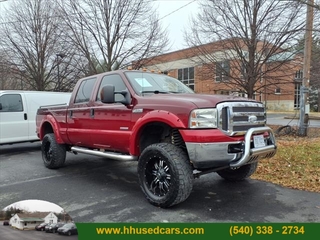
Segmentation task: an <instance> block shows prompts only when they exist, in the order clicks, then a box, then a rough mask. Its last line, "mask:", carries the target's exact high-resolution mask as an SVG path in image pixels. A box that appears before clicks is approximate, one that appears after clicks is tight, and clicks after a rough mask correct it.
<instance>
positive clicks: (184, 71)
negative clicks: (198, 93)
mask: <svg viewBox="0 0 320 240" xmlns="http://www.w3.org/2000/svg"><path fill="white" fill-rule="evenodd" d="M178 79H179V80H180V81H181V82H182V83H184V84H185V85H187V86H188V87H189V88H191V89H192V90H194V67H188V68H181V69H178Z"/></svg>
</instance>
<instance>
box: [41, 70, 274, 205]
mask: <svg viewBox="0 0 320 240" xmlns="http://www.w3.org/2000/svg"><path fill="white" fill-rule="evenodd" d="M36 123H37V134H38V136H39V138H40V139H41V140H42V158H43V162H44V164H45V166H46V167H47V168H51V169H54V168H60V167H62V166H63V164H64V162H65V159H66V151H71V152H74V153H85V154H91V155H96V156H102V157H106V158H109V159H118V160H135V161H138V178H139V182H140V186H141V189H142V191H143V193H144V194H145V196H146V198H147V200H148V201H149V202H150V203H151V204H153V205H155V206H159V207H170V206H173V205H175V204H178V203H180V202H182V201H184V200H186V199H187V198H188V197H189V195H190V193H191V191H192V187H193V180H194V178H197V177H199V176H201V175H203V174H206V173H210V172H216V173H218V174H219V175H220V176H221V177H222V178H224V179H226V180H230V181H238V180H243V179H245V178H248V177H250V176H251V175H252V174H253V173H254V172H255V170H256V168H257V163H258V161H259V160H261V159H264V158H271V157H273V156H274V155H275V153H276V142H275V138H274V135H273V132H272V130H271V129H270V128H269V127H266V126H265V123H266V113H265V108H264V105H263V104H262V103H260V102H256V101H254V100H251V99H247V98H239V97H234V96H227V95H204V94H195V93H194V92H193V91H192V90H191V89H189V88H188V87H187V86H185V85H184V84H183V83H181V82H180V81H178V80H177V79H175V78H172V77H170V76H167V75H163V74H156V73H150V72H144V71H130V70H119V71H114V72H107V73H103V74H98V75H95V76H90V77H86V78H83V79H80V80H79V81H78V83H77V84H76V86H75V89H74V91H73V93H72V96H71V99H70V103H69V106H66V107H49V108H45V107H42V108H40V109H39V110H38V113H37V117H36Z"/></svg>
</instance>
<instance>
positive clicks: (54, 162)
mask: <svg viewBox="0 0 320 240" xmlns="http://www.w3.org/2000/svg"><path fill="white" fill-rule="evenodd" d="M41 151H42V160H43V162H44V165H45V166H46V167H47V168H50V169H57V168H60V167H62V166H63V165H64V162H65V160H66V146H65V145H64V144H58V143H57V141H56V138H55V136H54V133H47V134H46V135H45V136H44V138H43V140H42V145H41Z"/></svg>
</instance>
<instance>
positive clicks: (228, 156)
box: [186, 127, 277, 169]
mask: <svg viewBox="0 0 320 240" xmlns="http://www.w3.org/2000/svg"><path fill="white" fill-rule="evenodd" d="M195 131H197V130H195ZM266 133H267V134H266ZM256 134H264V141H265V146H263V147H258V148H255V147H254V146H253V142H252V139H253V136H254V135H256ZM212 137H214V136H212ZM220 140H222V138H221V136H220ZM227 140H229V141H219V142H217V141H216V139H215V141H211V142H188V141H187V142H186V147H187V150H188V154H189V159H190V161H191V162H192V163H193V166H194V167H195V168H196V169H206V168H213V167H220V166H229V167H231V168H237V167H241V166H243V165H246V164H249V163H252V162H256V161H258V160H260V159H264V158H271V157H273V156H274V155H275V154H276V151H277V146H276V141H275V137H274V134H273V132H272V130H271V128H269V127H257V128H251V129H249V130H248V131H247V133H246V134H245V136H244V138H243V139H242V140H240V139H239V138H237V139H236V141H230V140H231V138H230V137H228V138H227Z"/></svg>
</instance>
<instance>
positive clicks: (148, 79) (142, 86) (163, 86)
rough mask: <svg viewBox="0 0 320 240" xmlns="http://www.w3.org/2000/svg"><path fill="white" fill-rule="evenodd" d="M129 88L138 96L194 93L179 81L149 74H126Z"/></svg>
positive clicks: (161, 75)
mask: <svg viewBox="0 0 320 240" xmlns="http://www.w3.org/2000/svg"><path fill="white" fill-rule="evenodd" d="M125 74H126V76H127V78H128V80H129V82H130V84H131V86H132V87H133V89H134V90H135V92H136V93H137V94H139V95H144V94H167V93H194V92H193V91H192V90H191V89H190V88H189V87H187V86H186V85H184V84H183V83H182V82H180V81H179V80H177V79H175V78H173V77H169V76H167V75H164V74H156V73H149V72H134V71H132V72H126V73H125Z"/></svg>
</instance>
